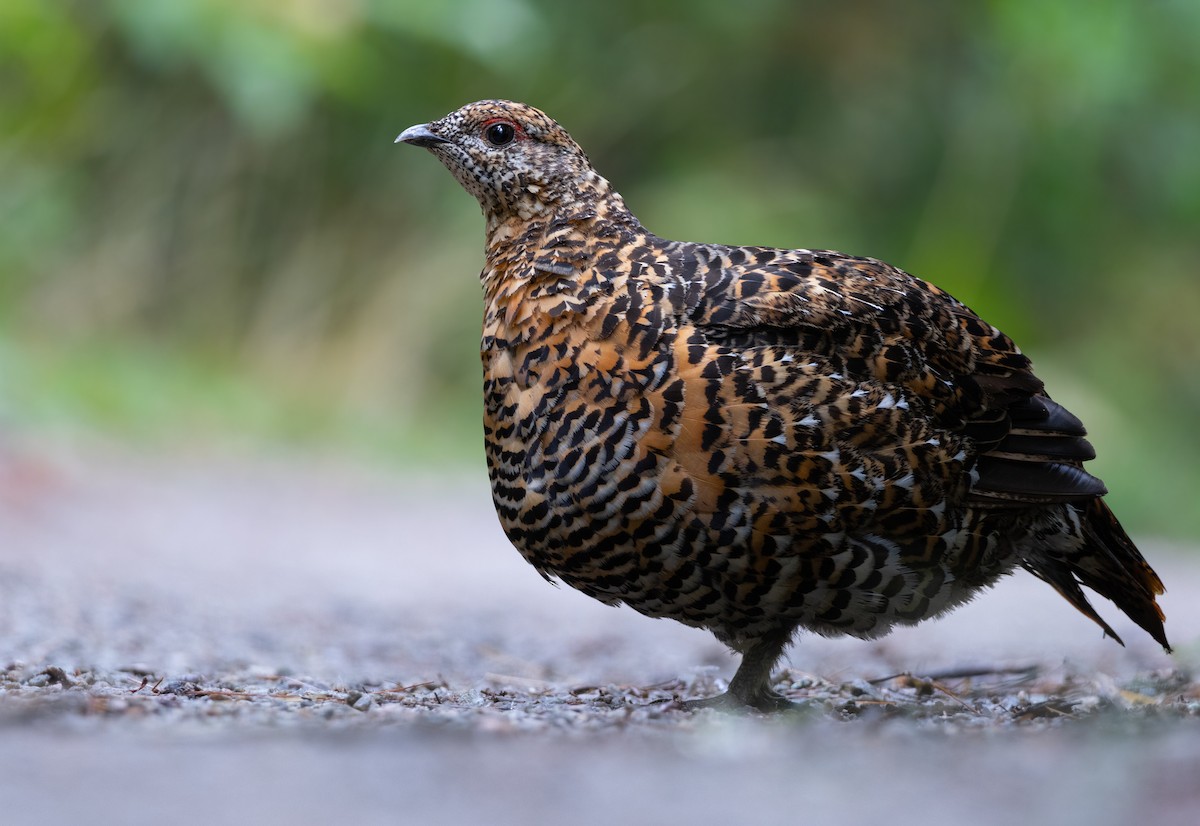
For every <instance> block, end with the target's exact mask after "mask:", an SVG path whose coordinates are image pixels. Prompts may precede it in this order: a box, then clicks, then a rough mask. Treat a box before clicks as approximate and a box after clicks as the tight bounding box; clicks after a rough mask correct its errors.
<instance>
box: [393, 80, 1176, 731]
mask: <svg viewBox="0 0 1200 826" xmlns="http://www.w3.org/2000/svg"><path fill="white" fill-rule="evenodd" d="M397 142H403V143H408V144H413V145H415V146H421V147H425V148H426V149H428V150H430V151H431V152H432V153H433V154H434V155H435V156H437V158H438V160H440V161H441V162H442V163H443V164H444V165H445V166H446V167H447V168H448V169H449V170H450V172H451V173H452V174H453V175H454V177H455V178H457V179H458V181H459V183H460V184H462V186H463V187H464V188H466V190H467V191H468V192H470V193H471V194H472V195H474V196H475V197H476V198H477V199H478V200H479V203H480V205H481V206H482V207H483V213H484V216H485V217H486V219H487V243H486V261H485V263H484V267H483V272H482V274H481V275H480V278H481V280H482V283H483V292H484V297H485V307H486V309H485V314H484V321H483V339H482V344H481V353H482V358H483V381H484V403H485V412H484V438H485V443H486V452H487V463H488V471H489V475H490V477H491V483H492V493H493V498H494V500H495V505H496V511H497V513H498V514H499V517H500V521H501V523H502V524H503V526H504V530H505V532H506V533H507V535H508V538H509V539H510V540H511V541H512V543H513V544H514V545H515V546H516V547H517V549H518V550H519V551H520V552H521V554H522V555H523V556H524V557H525V559H527V560H528V561H529V562H530V563H532V564H533V566H534V567H535V568H537V570H538V571H539V572H541V573H542V575H543V576H545V577H546V578H548V579H549V578H551V577H557V578H558V579H560V580H562V581H563V582H566V583H567V584H569V585H571V586H573V587H575V588H578V589H579V590H581V591H583V592H584V593H585V594H588V595H589V596H592V597H595V598H596V599H598V600H601V601H602V602H605V603H609V604H618V603H622V602H623V603H625V604H627V605H629V606H630V607H632V608H633V609H634V610H636V611H639V612H641V613H643V614H646V615H648V616H651V617H670V618H671V619H674V620H678V621H679V622H682V623H685V624H687V625H691V626H697V627H701V628H707V629H709V630H710V631H712V632H713V634H715V635H716V637H717V638H718V639H719V640H720V641H721V642H723V643H725V644H726V645H728V646H730V647H731V648H732V649H734V650H736V651H738V652H740V653H741V654H742V655H743V656H742V662H741V665H740V667H739V668H738V670H737V673H736V674H735V675H734V677H733V679H732V681H731V682H730V684H729V690H728V692H727V693H726V694H724V695H721V696H720V697H718V698H710V700H708V701H701V702H700V703H693V704H692V705H704V704H713V705H730V706H735V705H736V706H751V707H754V708H758V709H764V710H769V709H775V708H781V707H784V706H785V705H787V704H786V702H785V701H784V700H783V698H782V697H780V695H778V694H777V693H776V692H774V691H773V690H772V688H771V686H770V673H771V669H772V667H773V666H774V664H775V663H776V662H777V661H778V659H779V657H780V656H781V654H782V653H783V650H784V648H785V647H786V646H787V645H788V643H789V641H790V640H791V639H792V636H793V635H794V634H795V633H796V632H797V630H798V629H802V628H803V629H809V630H812V631H815V632H817V633H819V634H827V635H839V634H849V635H851V636H855V637H861V638H870V637H876V636H880V635H882V634H885V633H887V632H888V631H889V630H890V629H891V628H892V626H894V625H896V624H912V623H916V622H919V621H921V620H923V619H927V618H929V617H935V616H938V615H940V614H943V613H945V612H946V611H948V610H950V609H951V608H953V607H955V606H957V605H960V604H962V603H963V602H966V601H967V600H969V599H970V598H971V597H972V596H974V595H975V594H976V593H977V592H978V591H979V590H980V589H982V588H985V587H987V586H989V585H991V584H993V583H994V582H995V581H996V580H997V579H998V578H999V577H1001V576H1003V575H1004V574H1007V573H1009V572H1010V571H1012V570H1013V569H1015V568H1017V567H1018V566H1019V567H1023V568H1025V569H1026V570H1028V571H1029V572H1031V573H1032V574H1034V575H1035V576H1037V577H1040V578H1041V579H1043V580H1045V581H1046V582H1048V583H1049V584H1050V585H1052V586H1053V587H1054V588H1055V589H1057V590H1058V592H1059V593H1060V594H1062V596H1063V597H1065V598H1066V599H1067V600H1068V601H1069V602H1070V603H1071V604H1072V605H1074V606H1075V607H1076V608H1078V609H1079V610H1080V611H1082V612H1083V613H1084V614H1085V615H1087V616H1088V617H1090V618H1091V619H1092V620H1094V621H1095V622H1096V623H1098V624H1099V625H1100V627H1101V628H1103V629H1104V631H1105V633H1107V634H1108V635H1109V636H1110V637H1113V638H1114V639H1116V640H1117V641H1118V642H1120V639H1119V638H1118V637H1117V634H1116V633H1115V632H1114V631H1113V630H1112V628H1110V627H1109V626H1108V624H1107V623H1106V622H1105V621H1104V620H1103V619H1101V618H1100V616H1099V615H1098V614H1097V613H1096V612H1095V610H1093V608H1092V606H1091V604H1090V603H1089V602H1088V599H1087V597H1086V596H1085V595H1084V592H1083V591H1082V590H1081V588H1080V586H1081V585H1086V586H1088V587H1089V588H1091V589H1092V590H1094V591H1096V592H1097V593H1099V594H1100V595H1102V596H1104V597H1107V598H1108V599H1110V600H1112V601H1113V602H1114V603H1116V605H1117V607H1118V608H1120V609H1121V610H1122V611H1124V612H1125V613H1126V614H1128V615H1129V617H1130V618H1131V619H1132V620H1133V621H1134V622H1135V623H1137V624H1138V625H1139V626H1141V627H1142V628H1143V629H1145V630H1146V631H1147V632H1148V633H1149V634H1150V636H1152V637H1153V638H1154V639H1155V640H1156V641H1157V642H1158V643H1160V644H1161V645H1162V646H1163V647H1164V648H1166V649H1167V650H1170V649H1169V647H1168V643H1167V638H1166V635H1165V632H1164V629H1163V624H1162V620H1163V614H1162V611H1161V609H1160V608H1159V607H1158V605H1157V603H1156V602H1155V595H1156V594H1161V593H1162V592H1163V586H1162V582H1161V581H1160V580H1159V578H1158V576H1157V575H1156V574H1155V573H1154V571H1153V570H1152V569H1151V567H1150V566H1149V565H1148V564H1147V563H1146V562H1145V560H1144V559H1143V558H1142V555H1141V554H1140V553H1139V552H1138V549H1137V548H1136V547H1135V546H1134V544H1133V542H1131V541H1130V539H1129V537H1128V536H1127V535H1126V534H1125V531H1124V530H1123V529H1122V528H1121V526H1120V524H1119V523H1118V522H1117V520H1116V518H1115V517H1114V516H1113V514H1112V512H1111V511H1110V510H1109V508H1108V506H1107V505H1106V504H1105V503H1104V500H1103V496H1104V494H1105V493H1106V489H1105V487H1104V485H1103V484H1102V483H1101V482H1100V480H1099V479H1097V478H1096V477H1094V476H1092V475H1090V474H1089V473H1087V472H1086V471H1085V470H1084V469H1083V463H1084V462H1085V461H1087V460H1088V459H1091V458H1093V456H1094V455H1095V454H1094V452H1093V450H1092V446H1091V445H1090V444H1089V443H1088V442H1087V440H1086V439H1085V438H1084V428H1083V425H1082V424H1081V423H1080V421H1079V419H1077V418H1076V417H1075V416H1074V415H1072V414H1071V413H1069V412H1068V411H1067V410H1066V409H1064V408H1063V407H1062V406H1060V405H1058V404H1056V403H1055V402H1053V401H1051V400H1050V397H1049V396H1048V395H1047V394H1046V393H1045V391H1044V390H1043V386H1042V382H1041V381H1040V380H1039V379H1038V378H1037V377H1036V376H1035V375H1034V373H1033V371H1032V367H1031V364H1030V361H1029V359H1028V358H1026V357H1025V356H1024V355H1022V353H1021V351H1020V350H1018V349H1017V347H1016V345H1015V344H1014V343H1013V342H1012V341H1011V340H1010V339H1009V338H1008V337H1007V336H1006V335H1004V333H1002V332H1000V331H999V330H997V329H996V328H995V327H993V326H991V325H990V324H988V323H987V322H985V321H983V320H982V319H980V318H979V316H977V315H976V314H975V313H974V312H972V311H971V310H970V309H969V308H967V307H966V306H964V305H963V304H961V303H960V302H959V301H957V300H955V299H954V298H953V297H951V296H950V295H948V294H947V293H945V292H943V291H942V290H940V289H938V288H937V287H935V286H933V285H932V284H928V283H926V282H924V281H921V280H920V279H918V278H915V277H913V276H911V275H909V274H908V273H906V272H903V271H902V270H899V269H897V268H896V267H893V266H890V265H888V264H885V263H883V262H882V261H877V260H874V259H871V258H855V257H852V256H849V255H843V254H842V253H838V252H831V251H822V250H805V249H796V250H784V249H770V248H766V247H730V246H722V245H718V244H694V243H687V242H681V241H667V240H664V239H662V238H659V237H657V236H655V235H654V234H652V233H650V232H649V231H647V230H646V229H645V228H644V227H643V226H642V225H641V223H639V222H638V219H637V218H635V217H634V216H633V215H632V214H631V213H630V211H629V210H628V209H627V208H626V206H625V203H624V202H623V201H622V199H621V197H620V195H618V194H617V193H616V192H615V191H613V189H612V187H611V186H610V185H609V183H608V181H606V180H605V179H604V178H602V177H601V176H600V175H599V174H598V173H597V172H596V171H595V170H594V169H593V168H592V165H591V163H590V162H589V161H588V158H587V156H586V155H585V154H584V152H583V150H582V149H581V148H580V147H579V145H578V144H577V143H576V142H575V141H574V140H573V139H572V138H571V136H570V135H568V134H567V133H566V131H564V130H563V129H562V127H560V126H559V125H558V124H557V123H556V122H555V121H553V120H551V119H550V118H549V117H547V116H546V115H545V114H543V113H542V112H540V111H538V110H537V109H534V108H532V107H530V106H527V105H524V104H521V103H514V102H510V101H502V100H487V101H480V102H477V103H471V104H468V105H467V106H464V107H463V108H461V109H459V110H458V111H456V112H452V113H450V114H449V115H446V116H445V117H444V118H442V119H441V120H437V121H434V122H432V123H428V124H421V125H418V126H413V127H410V128H409V129H406V130H404V132H403V133H402V134H401V135H400V137H399V138H397Z"/></svg>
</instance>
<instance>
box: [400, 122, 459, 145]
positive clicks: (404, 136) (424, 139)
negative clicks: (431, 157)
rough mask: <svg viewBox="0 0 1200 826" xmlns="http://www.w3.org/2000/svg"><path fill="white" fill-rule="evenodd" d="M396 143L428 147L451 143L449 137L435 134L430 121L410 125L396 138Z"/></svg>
mask: <svg viewBox="0 0 1200 826" xmlns="http://www.w3.org/2000/svg"><path fill="white" fill-rule="evenodd" d="M396 143H408V144H412V145H413V146H424V147H426V148H427V149H428V148H431V147H434V146H437V145H438V144H439V143H450V140H449V139H448V138H443V137H442V136H441V135H437V134H434V132H433V131H432V130H431V129H430V128H429V124H428V123H418V124H417V125H416V126H410V127H408V128H407V129H405V130H404V131H403V132H401V133H400V137H398V138H396Z"/></svg>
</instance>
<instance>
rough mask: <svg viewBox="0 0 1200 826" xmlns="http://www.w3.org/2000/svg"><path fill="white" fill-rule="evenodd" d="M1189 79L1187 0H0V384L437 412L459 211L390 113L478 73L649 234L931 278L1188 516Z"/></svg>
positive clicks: (351, 418)
mask: <svg viewBox="0 0 1200 826" xmlns="http://www.w3.org/2000/svg"><path fill="white" fill-rule="evenodd" d="M1198 85H1200V4H1196V3H1192V2H1189V0H1154V1H1153V2H1141V0H1109V2H1102V3H1096V2H1088V0H1061V2H1054V3H1040V2H1034V1H1033V0H993V2H987V3H960V2H955V1H954V0H934V1H933V2H927V3H921V4H911V3H907V4H905V3H893V2H884V0H860V1H859V2H851V3H844V2H842V3H838V2H831V1H830V0H808V2H794V1H792V0H743V1H742V2H740V3H736V4H730V3H728V2H723V0H689V2H683V0H669V2H663V3H656V4H644V3H638V2H634V0H610V2H606V3H555V2H550V0H454V1H453V2H439V3H429V2H411V1H409V0H402V1H401V2H385V0H340V1H335V0H328V1H327V2H326V1H323V0H171V2H160V1H159V0H106V1H105V0H93V1H92V2H87V1H86V0H77V2H70V1H69V0H6V1H5V3H4V4H2V5H0V176H2V177H0V180H3V184H4V185H3V186H2V187H0V330H3V331H4V332H3V340H4V341H6V342H7V348H6V349H5V350H4V351H3V352H5V353H6V354H7V355H6V356H5V360H4V363H3V364H0V367H7V368H9V369H13V370H17V372H18V373H20V370H19V369H18V368H19V367H20V366H21V365H26V366H27V367H28V365H30V364H38V365H40V368H39V369H44V370H46V371H48V376H49V377H48V378H44V379H42V380H39V381H24V382H23V383H22V382H15V381H14V380H11V379H10V380H9V382H8V389H7V390H5V389H0V405H3V406H4V407H5V408H8V409H10V410H11V409H13V408H14V407H15V406H16V398H15V395H14V394H15V393H16V390H14V389H13V388H17V387H21V388H25V390H23V391H21V392H22V393H23V395H22V396H21V405H20V406H21V407H22V408H24V409H27V410H41V409H42V408H41V407H39V405H38V402H37V399H36V398H35V396H36V392H35V390H36V389H37V388H41V391H38V392H43V393H44V394H48V395H45V396H44V397H45V398H53V399H58V400H59V401H61V402H62V403H63V404H65V405H66V406H67V407H71V405H72V404H75V406H76V407H77V408H78V410H79V411H80V415H81V416H83V417H85V418H91V419H95V420H99V421H100V422H101V423H106V422H107V425H106V426H111V425H113V422H114V419H120V420H124V421H127V422H143V421H144V418H145V417H147V416H149V417H150V418H155V417H157V420H160V421H161V422H162V423H163V426H164V427H168V426H169V424H170V422H172V421H180V420H181V418H186V417H183V416H182V409H183V408H185V407H186V408H189V409H193V408H203V407H204V406H205V405H206V404H207V405H209V406H210V407H212V409H214V410H215V409H221V410H235V411H236V410H242V409H243V407H242V406H240V403H237V402H235V401H231V400H230V399H229V397H228V396H227V395H224V394H223V393H222V392H217V391H216V390H215V389H214V388H215V387H217V386H221V382H222V381H224V380H217V379H215V378H213V377H214V376H216V375H229V376H233V377H235V378H230V379H229V381H231V382H233V383H234V384H237V382H240V381H244V382H246V383H248V384H249V385H252V386H254V387H255V388H257V389H258V390H261V391H262V392H263V393H265V394H267V395H270V394H272V393H274V394H276V396H277V398H280V399H293V400H297V401H296V404H297V405H299V408H298V409H300V408H303V409H319V410H321V411H325V412H322V413H321V414H319V415H317V416H316V418H317V419H318V420H320V421H325V418H323V417H333V418H334V419H337V418H338V417H342V418H341V419H339V420H340V421H344V422H345V423H349V424H346V425H345V426H346V427H350V428H353V427H358V426H360V425H361V423H362V422H363V421H366V420H370V421H372V422H378V421H386V420H390V421H395V422H396V423H397V424H396V432H397V433H399V432H413V431H414V430H415V429H417V428H424V427H430V426H431V425H429V423H430V422H436V423H437V424H436V425H433V426H432V427H434V429H435V434H437V435H431V437H430V441H431V442H437V440H438V439H441V440H442V441H443V442H447V443H462V444H467V445H473V444H475V443H476V440H477V435H476V431H475V429H474V428H475V425H473V424H470V423H466V422H469V421H470V420H471V419H473V418H474V416H475V413H476V412H477V410H478V390H477V381H478V377H477V370H478V367H477V363H478V362H477V352H476V348H475V345H476V336H477V329H476V328H477V324H478V317H479V313H480V308H479V296H478V287H477V285H476V282H475V278H474V273H475V272H476V271H477V269H478V266H479V262H480V258H481V256H480V253H479V250H480V246H481V239H482V228H481V223H480V221H479V219H478V214H477V212H476V208H475V206H474V205H473V204H472V203H471V201H470V199H469V198H468V197H467V196H465V195H464V194H463V193H462V192H460V191H459V190H458V189H457V187H455V186H454V185H453V182H452V181H451V180H450V179H449V178H448V177H447V176H446V175H445V173H444V171H443V170H442V169H441V168H440V167H439V166H438V165H437V164H436V163H434V162H433V161H432V160H431V159H429V158H426V157H423V156H422V155H421V154H420V153H417V152H414V151H412V150H409V149H396V148H394V147H393V146H392V144H391V141H392V138H393V137H394V136H395V135H396V134H397V133H398V132H399V131H400V130H401V129H402V128H404V127H405V126H408V125H410V124H412V123H416V122H420V121H425V120H429V119H431V118H434V117H437V116H440V115H441V114H444V113H445V112H447V111H449V110H450V109H453V108H456V107H457V106H459V105H461V104H462V103H465V102H467V101H469V100H474V99H478V98H483V97H511V98H517V99H523V100H526V101H528V102H530V103H533V104H535V105H538V106H540V107H542V108H544V109H546V110H547V111H549V112H550V113H551V114H552V115H554V116H555V117H557V118H558V119H559V120H560V121H561V122H563V124H564V125H565V126H567V128H568V129H570V130H571V132H572V133H573V134H574V135H575V136H576V137H577V138H578V139H579V140H580V142H581V143H582V144H583V145H584V146H585V147H586V148H587V149H588V150H589V152H590V153H591V155H592V158H593V160H594V161H595V162H596V164H597V166H598V167H599V168H600V170H601V171H602V172H603V173H604V174H605V175H606V176H608V177H609V178H610V179H611V180H613V181H614V182H615V183H616V185H617V187H618V188H619V189H620V190H621V191H622V192H623V193H624V194H625V195H626V198H627V200H628V201H629V203H630V205H631V206H632V207H633V209H634V210H635V211H636V212H637V213H638V214H639V215H640V217H641V218H642V219H643V221H644V222H645V223H646V224H647V226H649V227H650V228H652V229H653V230H655V231H656V232H658V233H660V234H662V235H665V236H668V237H685V238H695V239H704V240H721V241H726V242H730V243H763V244H774V245H781V246H812V247H833V248H840V249H844V250H846V251H849V252H855V253H860V254H866V255H873V256H876V257H880V258H885V259H887V260H890V261H893V262H894V263H897V264H899V265H901V266H904V267H905V268H907V269H909V270H911V271H914V272H916V273H917V274H919V275H921V276H923V277H925V278H928V279H930V280H932V281H934V282H936V283H938V284H940V285H942V286H943V287H945V288H947V289H949V290H950V291H951V292H953V293H954V294H956V295H958V296H959V297H960V298H962V299H963V300H965V301H967V303H969V304H971V305H972V306H974V307H975V308H976V309H978V310H979V311H980V312H981V313H982V314H983V315H984V316H985V317H987V318H988V319H989V320H991V321H993V322H994V323H996V324H998V325H999V326H1001V327H1002V328H1003V329H1005V330H1006V331H1008V332H1010V333H1011V334H1012V335H1013V336H1014V337H1016V338H1017V339H1018V340H1019V341H1021V342H1022V344H1023V345H1024V346H1025V347H1026V349H1027V350H1028V351H1029V352H1030V353H1031V354H1032V355H1033V357H1034V358H1035V360H1036V361H1037V362H1038V364H1039V365H1040V367H1041V372H1043V373H1044V374H1046V375H1052V376H1053V377H1054V379H1055V383H1054V384H1053V385H1052V389H1056V390H1057V393H1058V395H1060V396H1062V395H1063V394H1064V393H1065V394H1074V395H1075V397H1076V398H1077V399H1078V403H1077V405H1076V406H1078V407H1080V408H1081V412H1082V413H1083V415H1084V418H1085V420H1087V421H1088V422H1089V424H1091V425H1092V428H1093V431H1094V433H1095V434H1096V441H1097V442H1099V443H1100V445H1101V450H1100V453H1101V460H1100V462H1099V463H1098V464H1100V465H1101V466H1100V468H1099V470H1100V472H1101V474H1102V475H1103V476H1104V477H1105V478H1106V480H1107V481H1108V482H1109V484H1110V487H1112V488H1113V491H1114V495H1115V496H1116V497H1117V499H1118V504H1117V507H1118V509H1120V510H1121V511H1122V513H1123V514H1124V513H1127V512H1129V511H1132V513H1131V515H1130V520H1129V521H1131V522H1132V523H1133V526H1134V528H1135V529H1137V530H1142V531H1156V532H1161V533H1168V534H1176V535H1179V534H1185V533H1193V534H1194V533H1196V532H1198V531H1200V515H1198V512H1197V511H1196V510H1195V509H1194V508H1193V507H1192V506H1191V503H1192V500H1193V498H1194V497H1195V495H1196V493H1197V485H1196V484H1195V481H1194V476H1195V475H1194V473H1193V471H1192V468H1194V467H1195V465H1196V464H1197V460H1200V440H1197V439H1196V438H1195V437H1194V435H1193V434H1194V431H1193V422H1194V421H1195V420H1196V418H1197V415H1198V414H1200V371H1198V370H1197V367H1196V365H1197V362H1198V361H1200V325H1198V324H1197V319H1198V318H1200V278H1198V277H1197V272H1196V269H1197V263H1196V262H1197V260H1200V256H1198V253H1200V232H1198V231H1197V228H1198V227H1200V151H1197V147H1200V98H1198V97H1197V95H1196V89H1197V87H1198ZM162 352H169V353H171V354H173V355H171V357H170V358H169V359H168V360H167V361H166V362H163V361H162V360H161V359H160V358H159V357H158V355H156V354H161V353H162ZM47 353H50V354H54V353H57V355H46V354H47ZM164 364H169V365H172V366H171V367H169V368H165V367H164V366H163V365H164ZM188 365H191V366H188ZM196 365H202V367H197V366H196ZM24 375H25V376H26V377H27V378H28V376H29V375H30V374H29V372H28V370H26V372H25V374H24ZM134 375H142V376H144V381H143V380H141V379H139V380H133V379H132V378H131V377H132V376H134ZM53 377H57V378H53ZM236 377H240V378H236ZM187 387H196V388H201V389H202V390H201V391H200V392H194V393H193V392H191V391H189V390H187V389H186V388H187ZM55 388H57V389H55ZM105 393H107V394H109V396H112V398H110V399H109V401H107V402H103V403H101V402H99V401H97V399H98V398H100V397H103V396H104V394H105ZM30 394H33V395H30ZM97 394H99V396H98V395H97ZM164 394H165V397H174V398H179V399H183V400H186V404H183V403H181V404H179V405H175V406H172V405H159V406H156V403H149V404H147V403H143V402H140V401H136V399H139V398H151V399H153V398H156V397H160V396H164ZM235 395H236V394H235ZM121 399H124V401H121ZM70 400H74V402H71V401H70ZM206 400H207V401H206ZM306 400H307V401H306ZM1068 401H1069V400H1068ZM288 404H290V402H289V403H288ZM285 406H286V405H285ZM250 407H254V405H250ZM104 411H107V412H104ZM155 411H157V412H155ZM448 411H454V414H453V415H451V414H448ZM462 411H466V415H458V413H459V412H462ZM307 415H308V414H304V415H301V416H300V418H301V419H304V418H305V416H307ZM24 418H26V419H28V416H26V417H24ZM217 418H218V419H219V420H220V417H219V416H218V417H217ZM286 418H287V417H286V416H282V418H281V417H275V416H273V415H269V416H260V415H259V414H258V413H253V412H244V414H237V415H233V416H232V418H230V419H229V426H230V427H238V426H239V425H238V422H243V423H245V422H248V421H256V422H257V421H265V422H268V424H266V425H264V426H263V427H262V428H261V429H262V430H265V431H275V430H278V431H279V432H281V433H282V434H283V435H285V436H287V435H289V434H291V433H292V432H293V430H294V429H295V427H297V426H295V425H293V424H287V423H284V422H283V421H282V419H286ZM271 422H274V424H269V423H271ZM246 426H247V427H249V425H246ZM298 427H300V429H301V430H305V429H306V428H307V429H308V430H313V431H316V432H325V430H327V429H328V428H326V427H325V425H314V426H312V427H309V426H308V425H304V426H298ZM338 427H341V425H339V426H338ZM374 427H375V426H374V425H372V426H371V427H370V428H368V429H373V428H374ZM256 428H257V425H255V426H254V427H249V429H251V430H255V429H256ZM438 428H440V430H439V429H438ZM136 429H138V430H139V431H141V430H142V429H143V428H142V426H141V425H137V427H136ZM333 429H334V430H337V427H334V428H333ZM382 441H383V442H388V440H387V439H386V438H385V439H383V440H382ZM463 452H464V453H466V452H468V451H463ZM1105 462H1107V463H1108V464H1104V463H1105Z"/></svg>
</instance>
